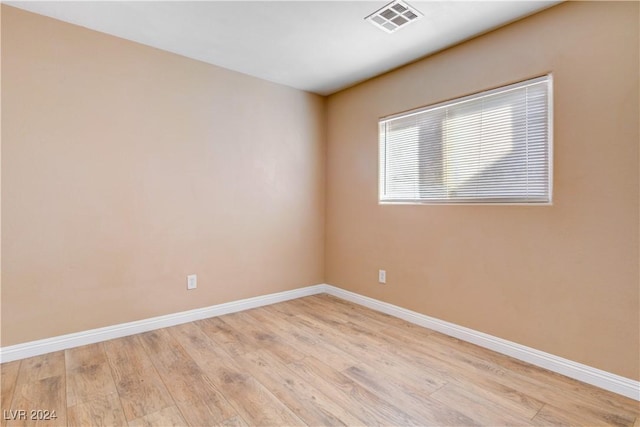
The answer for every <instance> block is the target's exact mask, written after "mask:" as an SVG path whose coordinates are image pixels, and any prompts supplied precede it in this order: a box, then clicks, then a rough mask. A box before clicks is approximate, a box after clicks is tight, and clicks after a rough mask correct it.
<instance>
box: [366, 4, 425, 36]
mask: <svg viewBox="0 0 640 427" xmlns="http://www.w3.org/2000/svg"><path fill="white" fill-rule="evenodd" d="M420 18H422V13H420V12H418V11H417V10H416V9H414V8H413V7H411V6H409V5H408V4H407V3H405V2H403V1H402V0H395V1H392V2H391V3H389V4H388V5H386V6H385V7H383V8H382V9H378V10H377V11H375V12H373V13H372V14H371V15H369V16H367V17H366V18H364V19H366V20H367V21H369V22H371V23H372V24H373V25H375V26H376V27H378V28H381V29H382V30H384V31H386V32H387V33H393V32H394V31H396V30H398V29H400V28H403V27H406V26H407V25H409V24H410V23H412V22H413V21H417V20H418V19H420Z"/></svg>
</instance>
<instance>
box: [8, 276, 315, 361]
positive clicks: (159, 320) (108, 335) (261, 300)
mask: <svg viewBox="0 0 640 427" xmlns="http://www.w3.org/2000/svg"><path fill="white" fill-rule="evenodd" d="M325 289H326V286H325V285H314V286H307V287H304V288H298V289H293V290H290V291H284V292H278V293H275V294H268V295H262V296H258V297H253V298H247V299H241V300H238V301H231V302H227V303H223V304H217V305H213V306H210V307H204V308H196V309H194V310H188V311H182V312H179V313H173V314H167V315H164V316H158V317H151V318H149V319H143V320H138V321H135V322H127V323H120V324H118V325H112V326H106V327H104V328H98V329H90V330H88V331H82V332H76V333H73V334H67V335H60V336H57V337H52V338H45V339H42V340H37V341H30V342H26V343H23V344H16V345H12V346H7V347H2V348H0V363H4V362H11V361H13V360H19V359H25V358H27V357H33V356H39V355H41V354H46V353H51V352H53V351H59V350H66V349H68V348H73V347H78V346H81V345H87V344H93V343H97V342H101V341H107V340H111V339H114V338H121V337H126V336H129V335H135V334H139V333H142V332H148V331H153V330H155V329H160V328H166V327H169V326H174V325H179V324H182V323H187V322H192V321H194V320H199V319H205V318H207V317H214V316H221V315H223V314H229V313H235V312H238V311H243V310H249V309H251V308H256V307H262V306H263V305H269V304H275V303H277V302H282V301H288V300H291V299H295V298H301V297H306V296H309V295H315V294H319V293H323V292H325Z"/></svg>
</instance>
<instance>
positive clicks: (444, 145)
mask: <svg viewBox="0 0 640 427" xmlns="http://www.w3.org/2000/svg"><path fill="white" fill-rule="evenodd" d="M551 95H552V82H551V76H550V75H547V76H543V77H539V78H536V79H532V80H527V81H524V82H521V83H516V84H513V85H509V86H505V87H502V88H499V89H494V90H491V91H486V92H481V93H478V94H475V95H471V96H467V97H464V98H459V99H456V100H452V101H448V102H444V103H440V104H436V105H432V106H429V107H425V108H420V109H418V110H413V111H409V112H407V113H402V114H397V115H394V116H390V117H386V118H383V119H381V120H380V202H381V203H525V204H526V203H550V202H551V152H552V151H551V123H552V117H551V104H552V101H551Z"/></svg>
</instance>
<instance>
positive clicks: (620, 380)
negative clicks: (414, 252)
mask: <svg viewBox="0 0 640 427" xmlns="http://www.w3.org/2000/svg"><path fill="white" fill-rule="evenodd" d="M320 293H327V294H329V295H333V296H336V297H338V298H342V299H344V300H347V301H351V302H353V303H356V304H359V305H362V306H365V307H368V308H371V309H373V310H377V311H380V312H382V313H386V314H389V315H391V316H394V317H398V318H400V319H404V320H406V321H408V322H411V323H415V324H416V325H420V326H423V327H425V328H429V329H433V330H435V331H438V332H441V333H443V334H446V335H449V336H452V337H455V338H458V339H461V340H463V341H467V342H470V343H473V344H476V345H479V346H481V347H484V348H487V349H489V350H493V351H496V352H498V353H501V354H506V355H507V356H511V357H513V358H516V359H519V360H522V361H525V362H528V363H531V364H532V365H536V366H540V367H542V368H545V369H548V370H550V371H553V372H557V373H559V374H562V375H565V376H567V377H569V378H574V379H576V380H579V381H582V382H585V383H587V384H591V385H594V386H596V387H600V388H603V389H605V390H609V391H612V392H614V393H617V394H621V395H623V396H627V397H630V398H632V399H635V400H638V401H640V382H639V381H635V380H631V379H629V378H625V377H622V376H619V375H615V374H612V373H610V372H606V371H603V370H600V369H597V368H593V367H591V366H587V365H583V364H581V363H577V362H573V361H571V360H568V359H564V358H562V357H558V356H554V355H553V354H549V353H545V352H543V351H540V350H536V349H534V348H531V347H526V346H524V345H521V344H517V343H514V342H511V341H507V340H504V339H502V338H498V337H494V336H492V335H489V334H485V333H483V332H479V331H475V330H473V329H469V328H465V327H464V326H459V325H456V324H453V323H450V322H446V321H444V320H440V319H436V318H433V317H429V316H426V315H424V314H420V313H416V312H415V311H411V310H407V309H405V308H402V307H398V306H396V305H393V304H389V303H387V302H383V301H379V300H376V299H373V298H369V297H366V296H363V295H360V294H356V293H353V292H350V291H346V290H344V289H340V288H337V287H335V286H331V285H326V284H320V285H314V286H307V287H304V288H299V289H294V290H291V291H284V292H278V293H275V294H269V295H263V296H259V297H254V298H247V299H242V300H238V301H232V302H228V303H224V304H218V305H214V306H211V307H205V308H199V309H195V310H189V311H183V312H180V313H174V314H168V315H165V316H158V317H152V318H150V319H145V320H139V321H136V322H129V323H122V324H119V325H113V326H107V327H104V328H99V329H91V330H89V331H84V332H77V333H74V334H68V335H61V336H57V337H52V338H46V339H43V340H37V341H31V342H27V343H24V344H17V345H12V346H8V347H2V348H0V362H1V363H4V362H10V361H12V360H19V359H25V358H27V357H32V356H38V355H41V354H45V353H51V352H53V351H59V350H65V349H68V348H73V347H78V346H81V345H86V344H93V343H96V342H101V341H106V340H110V339H114V338H120V337H125V336H128V335H134V334H139V333H141V332H148V331H152V330H154V329H159V328H166V327H169V326H174V325H179V324H181V323H187V322H192V321H194V320H199V319H205V318H207V317H214V316H221V315H223V314H229V313H235V312H238V311H242V310H249V309H251V308H256V307H262V306H264V305H269V304H275V303H278V302H282V301H288V300H291V299H295V298H301V297H305V296H309V295H315V294H320Z"/></svg>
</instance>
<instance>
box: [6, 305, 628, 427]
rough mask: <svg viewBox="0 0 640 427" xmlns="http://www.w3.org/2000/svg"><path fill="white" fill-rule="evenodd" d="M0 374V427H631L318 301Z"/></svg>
mask: <svg viewBox="0 0 640 427" xmlns="http://www.w3.org/2000/svg"><path fill="white" fill-rule="evenodd" d="M0 367H1V369H2V372H1V376H2V392H1V395H0V396H1V407H2V426H22V425H42V426H45V425H54V426H65V425H67V426H93V425H96V426H97V425H118V426H127V425H128V426H185V425H190V426H198V427H200V426H211V425H225V426H246V425H278V426H285V425H286V426H296V425H309V426H324V425H331V426H338V425H353V426H363V425H366V426H373V425H414V426H425V425H437V426H449V425H450V426H472V425H488V426H502V425H537V426H547V425H579V426H636V427H638V426H640V404H639V402H636V401H634V400H631V399H627V398H624V397H621V396H619V395H616V394H613V393H609V392H607V391H604V390H601V389H598V388H595V387H592V386H589V385H586V384H583V383H580V382H578V381H575V380H572V379H569V378H566V377H563V376H561V375H558V374H555V373H552V372H549V371H546V370H544V369H540V368H537V367H534V366H532V365H529V364H527V363H524V362H520V361H518V360H515V359H512V358H509V357H506V356H503V355H500V354H497V353H494V352H491V351H489V350H485V349H483V348H480V347H477V346H474V345H472V344H468V343H465V342H462V341H459V340H457V339H454V338H450V337H447V336H445V335H442V334H439V333H437V332H434V331H431V330H428V329H424V328H421V327H419V326H416V325H413V324H410V323H407V322H405V321H403V320H399V319H396V318H394V317H391V316H387V315H385V314H381V313H378V312H375V311H372V310H369V309H367V308H364V307H361V306H358V305H355V304H351V303H349V302H346V301H343V300H340V299H337V298H334V297H331V296H328V295H316V296H312V297H307V298H302V299H297V300H292V301H288V302H284V303H280V304H275V305H271V306H267V307H261V308H257V309H254V310H249V311H245V312H240V313H234V314H229V315H225V316H221V317H216V318H210V319H205V320H200V321H197V322H192V323H186V324H183V325H179V326H174V327H171V328H165V329H160V330H156V331H152V332H147V333H143V334H140V335H134V336H130V337H126V338H120V339H115V340H111V341H107V342H103V343H98V344H92V345H87V346H83V347H78V348H74V349H70V350H66V351H60V352H56V353H50V354H46V355H43V356H37V357H32V358H29V359H24V360H22V361H15V362H9V363H5V364H2V365H1V366H0ZM20 411H25V412H20ZM32 411H36V412H32ZM37 411H41V412H37ZM47 411H48V412H47ZM53 411H55V416H56V418H55V419H52V420H34V419H31V418H32V416H33V417H35V418H46V417H47V415H51V413H52V412H53ZM21 418H24V419H21Z"/></svg>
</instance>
